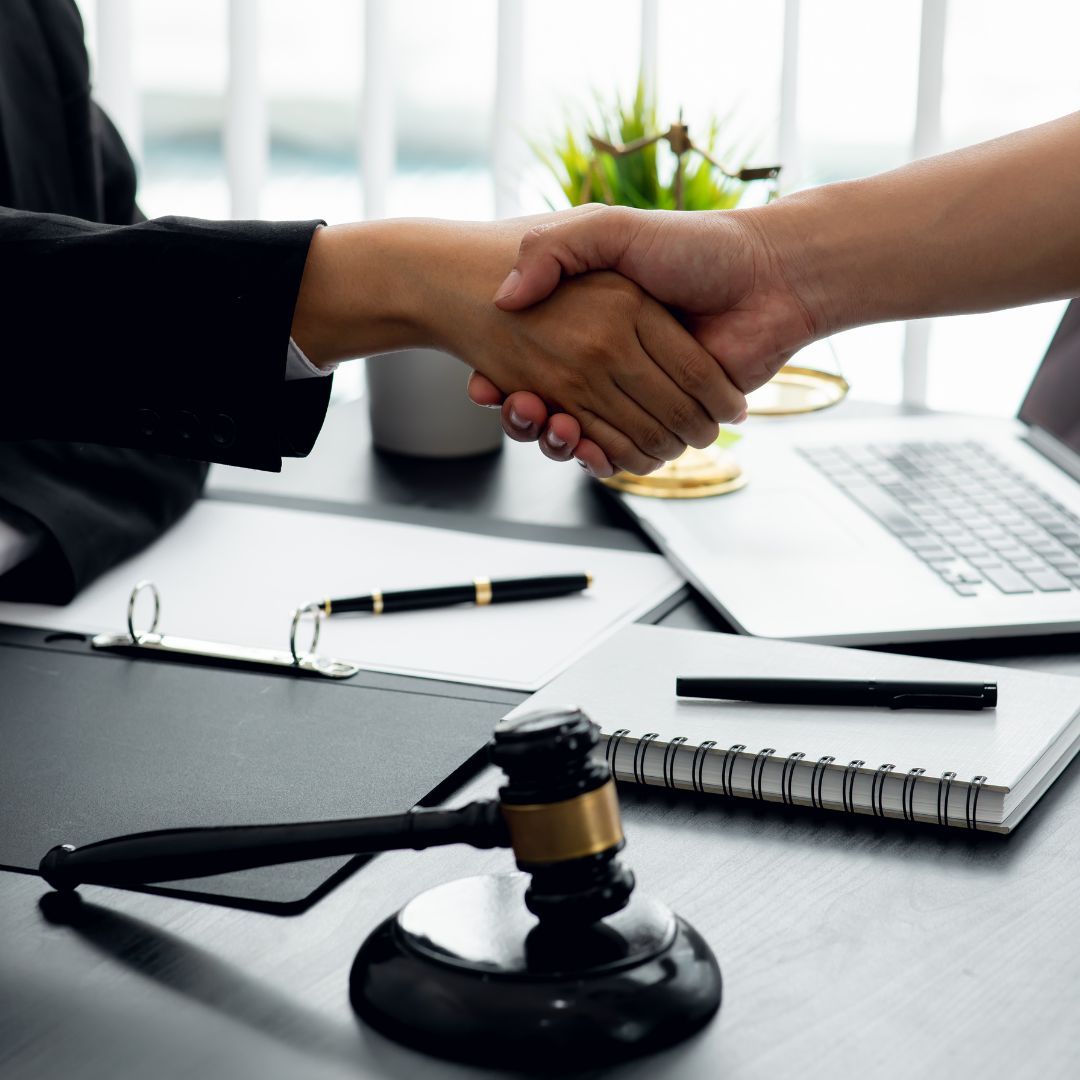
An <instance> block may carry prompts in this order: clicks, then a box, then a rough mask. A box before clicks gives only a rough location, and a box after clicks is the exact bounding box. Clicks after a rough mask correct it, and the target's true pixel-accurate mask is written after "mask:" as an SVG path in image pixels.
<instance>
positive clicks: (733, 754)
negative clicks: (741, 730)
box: [720, 742, 752, 795]
mask: <svg viewBox="0 0 1080 1080" xmlns="http://www.w3.org/2000/svg"><path fill="white" fill-rule="evenodd" d="M745 749H746V746H745V745H744V744H743V743H741V742H740V743H735V744H734V745H733V746H731V747H729V748H728V749H727V750H725V751H724V762H723V765H722V766H721V768H720V790H721V791H722V792H723V793H724V794H725V795H734V794H735V785H734V784H733V783H732V782H731V778H732V776H734V774H735V762H736V760H737V759H738V756H739V755H740V754H741V753H742V752H743V751H744V750H745ZM751 790H752V786H751Z"/></svg>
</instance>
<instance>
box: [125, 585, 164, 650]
mask: <svg viewBox="0 0 1080 1080" xmlns="http://www.w3.org/2000/svg"><path fill="white" fill-rule="evenodd" d="M143 589H149V590H150V595H151V596H153V598H154V617H153V619H151V621H150V629H149V630H147V631H146V633H145V634H137V633H136V632H135V601H136V600H137V599H138V598H139V593H141V592H142V591H143ZM160 621H161V593H159V592H158V587H157V586H156V585H155V584H154V583H153V582H152V581H138V582H136V583H135V588H134V589H132V590H131V595H130V596H129V597H128V606H127V628H128V634H129V635H130V637H131V640H132V641H133V642H134V643H135V644H136V645H141V644H142V643H143V642H144V641H145V640H146V638H147V636H148V635H150V634H154V633H157V628H158V623H159V622H160Z"/></svg>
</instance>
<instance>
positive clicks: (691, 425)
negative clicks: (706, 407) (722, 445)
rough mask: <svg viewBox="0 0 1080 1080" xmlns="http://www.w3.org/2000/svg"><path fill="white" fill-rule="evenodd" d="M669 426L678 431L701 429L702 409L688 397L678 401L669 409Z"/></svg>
mask: <svg viewBox="0 0 1080 1080" xmlns="http://www.w3.org/2000/svg"><path fill="white" fill-rule="evenodd" d="M668 427H669V428H671V430H672V431H674V432H677V433H682V432H684V431H685V432H694V431H697V430H700V428H701V411H700V409H699V408H698V407H697V405H695V404H694V402H692V401H689V400H688V399H686V398H682V399H680V400H679V401H676V402H675V403H674V404H673V405H672V406H671V408H670V409H669V410H668Z"/></svg>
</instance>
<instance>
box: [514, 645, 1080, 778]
mask: <svg viewBox="0 0 1080 1080" xmlns="http://www.w3.org/2000/svg"><path fill="white" fill-rule="evenodd" d="M680 675H713V676H717V677H719V676H725V675H730V676H734V675H739V676H744V677H758V678H765V677H774V678H775V677H780V676H785V677H788V678H837V679H857V678H864V679H875V678H876V679H919V680H921V679H925V680H935V679H941V680H950V679H955V680H958V681H978V680H984V681H986V682H996V683H997V684H998V704H997V708H996V709H981V710H977V711H971V712H968V711H957V710H949V709H901V710H891V709H880V708H869V707H867V708H855V707H845V708H834V707H829V706H822V705H817V706H815V705H803V706H790V705H783V706H781V705H765V704H755V703H752V702H739V701H710V700H705V699H686V698H679V697H676V696H675V680H676V678H677V677H678V676H680ZM568 702H572V703H573V704H576V705H579V706H580V707H581V708H583V709H584V710H585V711H586V712H587V713H588V714H589V715H590V716H591V717H592V719H593V720H595V721H596V722H597V723H598V724H599V725H600V726H601V728H602V729H603V731H604V733H605V734H610V733H611V732H612V731H614V730H616V729H619V728H626V729H629V731H630V733H631V736H632V737H637V736H639V735H641V733H642V732H645V731H654V732H656V733H657V734H658V742H661V743H662V742H669V741H670V740H671V739H672V738H673V737H675V736H683V737H684V738H686V739H687V741H688V743H689V745H691V746H698V745H700V744H701V742H702V740H705V739H711V740H715V741H716V743H717V744H718V745H719V746H721V747H728V746H731V745H733V744H735V743H741V744H744V745H746V746H748V747H749V748H750V749H751V752H752V753H753V752H756V751H757V750H760V749H761V748H763V747H772V748H774V749H775V758H774V760H773V765H772V771H773V772H774V773H777V772H779V770H780V769H781V768H782V767H783V764H782V763H783V761H784V759H785V758H786V757H787V756H788V755H789V754H791V753H792V752H795V751H798V752H801V753H803V754H805V755H806V761H807V762H815V761H817V760H818V759H819V758H820V757H821V756H822V755H825V754H829V755H832V756H834V757H835V758H836V760H837V761H839V762H847V761H851V760H853V759H856V758H858V759H862V760H865V761H866V762H867V763H868V765H869V767H870V768H871V769H873V768H876V766H877V765H878V764H879V763H881V762H890V763H892V764H893V765H894V768H895V772H896V776H897V777H903V776H904V775H905V774H906V773H907V771H908V770H909V769H911V768H913V767H916V766H918V767H920V768H923V769H925V770H926V773H927V774H928V776H930V777H932V778H935V777H937V776H940V775H941V773H942V772H944V771H945V770H953V771H955V772H956V773H957V774H958V776H960V777H962V778H964V779H967V778H969V777H971V776H974V775H976V774H985V775H987V776H988V777H989V786H995V787H999V788H1009V789H1014V788H1017V787H1018V786H1021V785H1022V784H1023V781H1024V779H1025V777H1028V776H1029V774H1038V773H1039V772H1040V770H1039V769H1037V768H1036V765H1037V764H1038V763H1039V762H1040V761H1041V760H1043V759H1044V757H1045V758H1046V760H1045V761H1044V762H1043V764H1044V766H1045V767H1049V765H1050V764H1052V763H1053V760H1056V757H1055V756H1054V755H1046V751H1047V749H1048V748H1050V747H1053V746H1055V745H1057V744H1058V743H1059V742H1062V741H1065V742H1066V743H1067V742H1069V741H1071V739H1072V737H1073V731H1074V729H1075V727H1076V717H1077V712H1078V709H1080V679H1076V678H1072V677H1069V676H1066V675H1046V674H1043V673H1041V672H1030V671H1018V670H1015V669H1013V668H1004V667H987V666H984V665H976V664H966V663H959V662H957V661H949V660H936V659H932V658H929V657H922V656H906V655H903V654H892V653H879V652H870V651H867V650H864V649H841V648H836V647H834V646H828V645H804V644H801V643H794V642H785V641H771V640H768V639H763V638H746V637H740V636H737V635H735V634H714V633H707V632H703V631H699V630H673V629H668V628H666V627H650V626H630V627H627V628H626V629H624V630H622V631H621V632H620V633H618V634H617V635H615V636H614V637H612V638H611V639H610V640H609V641H607V642H605V643H604V644H603V645H602V646H600V647H599V648H597V649H596V650H595V651H594V652H592V653H589V654H588V655H587V656H585V657H583V658H582V659H581V661H580V662H579V663H577V664H575V665H574V666H573V667H571V668H570V669H569V670H568V671H566V672H565V673H563V674H562V675H560V676H559V678H557V679H555V680H553V681H552V682H551V683H550V684H549V685H548V686H546V687H545V688H544V689H543V691H541V692H540V693H539V694H537V695H536V696H535V697H532V698H530V699H529V700H528V701H527V702H525V703H524V704H522V705H521V706H519V711H520V710H531V709H533V708H537V707H539V706H542V705H556V704H565V703H568ZM1030 780H1031V781H1035V780H1037V775H1031V776H1030Z"/></svg>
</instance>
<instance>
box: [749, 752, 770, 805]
mask: <svg viewBox="0 0 1080 1080" xmlns="http://www.w3.org/2000/svg"><path fill="white" fill-rule="evenodd" d="M775 753H776V751H775V750H774V749H773V748H772V747H771V746H766V747H765V749H764V750H759V751H758V752H757V754H756V755H755V757H754V764H753V765H751V766H750V794H751V795H752V796H753V798H755V799H759V800H761V801H762V802H764V801H765V796H764V795H763V794H762V793H761V775H762V773H764V771H765V762H766V761H768V760H769V758H771V757H772V756H773V754H775ZM755 774H756V782H755Z"/></svg>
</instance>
